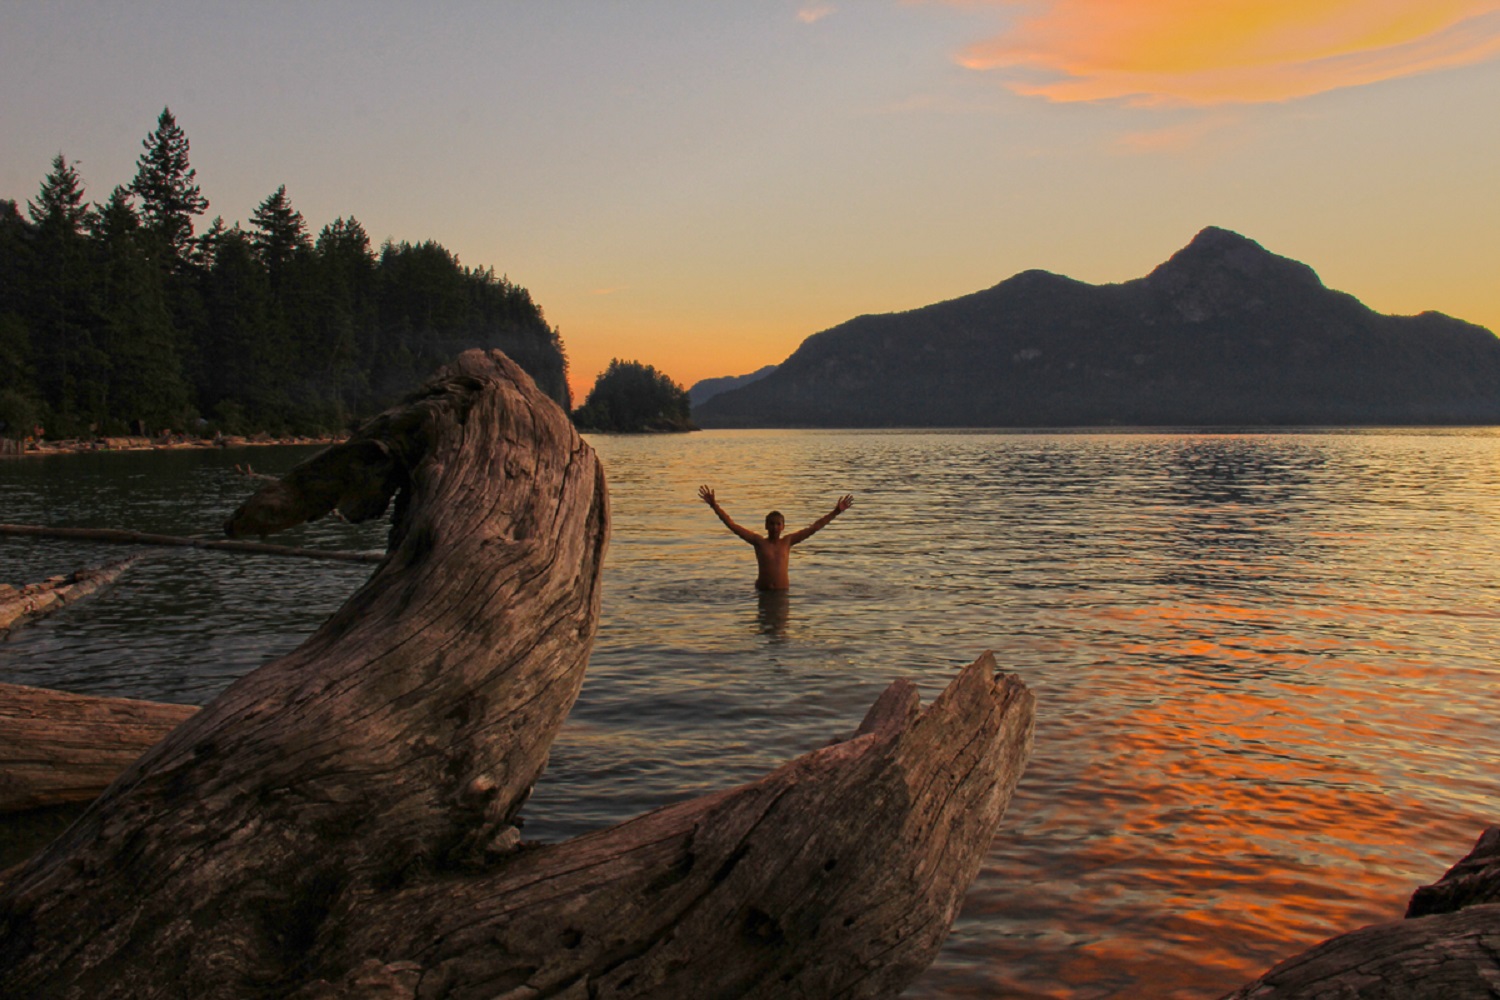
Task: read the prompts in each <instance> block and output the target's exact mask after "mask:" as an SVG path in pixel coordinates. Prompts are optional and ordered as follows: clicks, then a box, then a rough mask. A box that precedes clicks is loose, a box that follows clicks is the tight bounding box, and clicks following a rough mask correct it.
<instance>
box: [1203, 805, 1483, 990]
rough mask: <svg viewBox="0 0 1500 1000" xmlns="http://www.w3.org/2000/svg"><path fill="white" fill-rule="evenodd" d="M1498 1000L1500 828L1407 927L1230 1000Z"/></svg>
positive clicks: (1361, 941)
mask: <svg viewBox="0 0 1500 1000" xmlns="http://www.w3.org/2000/svg"><path fill="white" fill-rule="evenodd" d="M1496 996H1500V827H1490V828H1489V829H1487V830H1485V831H1484V833H1483V834H1481V835H1480V837H1479V841H1478V843H1476V844H1475V845H1474V849H1473V850H1472V851H1470V852H1469V854H1468V855H1467V856H1466V857H1464V858H1463V859H1462V860H1461V861H1459V862H1458V864H1456V865H1454V866H1453V867H1452V868H1451V869H1449V870H1448V873H1447V874H1445V875H1444V876H1443V877H1442V878H1441V879H1439V880H1438V881H1437V882H1436V883H1434V884H1432V885H1428V886H1423V887H1422V888H1420V889H1418V890H1417V891H1416V892H1415V893H1413V894H1412V898H1411V902H1410V903H1409V904H1408V906H1407V911H1406V919H1404V920H1396V921H1392V922H1390V923H1385V924H1376V925H1374V926H1371V927H1366V928H1363V929H1361V930H1357V931H1353V932H1351V933H1349V934H1343V935H1340V936H1339V937H1336V938H1332V939H1330V940H1328V941H1325V942H1323V943H1322V944H1320V945H1318V946H1316V947H1314V948H1311V949H1309V950H1308V951H1305V952H1303V953H1302V954H1300V955H1296V956H1294V957H1292V958H1289V959H1287V960H1286V961H1284V962H1282V963H1280V964H1279V965H1277V966H1276V967H1275V968H1273V969H1271V971H1269V972H1267V973H1266V974H1265V975H1264V976H1261V977H1260V978H1259V979H1257V980H1256V981H1255V982H1253V983H1248V984H1246V985H1245V986H1242V987H1240V988H1239V989H1237V990H1235V991H1234V992H1233V993H1230V994H1229V995H1228V996H1226V997H1225V998H1224V1000H1494V998H1495V997H1496Z"/></svg>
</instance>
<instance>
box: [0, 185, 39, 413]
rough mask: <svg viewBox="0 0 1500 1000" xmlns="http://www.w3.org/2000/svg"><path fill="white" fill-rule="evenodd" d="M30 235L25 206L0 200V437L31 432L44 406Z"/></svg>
mask: <svg viewBox="0 0 1500 1000" xmlns="http://www.w3.org/2000/svg"><path fill="white" fill-rule="evenodd" d="M30 235H31V234H30V233H29V232H28V230H27V226H26V220H25V219H24V218H23V217H22V216H21V209H20V207H19V206H18V205H17V204H16V203H15V202H14V201H12V200H10V199H4V200H0V437H11V438H19V437H24V436H25V435H27V434H29V433H31V428H32V425H33V424H35V423H36V419H37V415H38V410H39V407H40V401H39V400H38V399H37V396H36V372H35V370H34V368H33V366H32V356H31V350H32V349H31V327H30V324H29V323H28V321H27V314H26V313H27V310H26V296H25V294H24V290H25V288H26V275H27V272H28V267H29V258H30V251H31V247H30V244H31V238H30Z"/></svg>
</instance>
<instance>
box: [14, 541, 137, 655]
mask: <svg viewBox="0 0 1500 1000" xmlns="http://www.w3.org/2000/svg"><path fill="white" fill-rule="evenodd" d="M140 559H141V557H140V556H128V557H126V558H124V559H120V560H117V561H115V562H112V563H106V564H105V565H103V566H95V567H92V568H90V569H79V570H74V571H73V572H72V573H69V574H66V575H63V576H54V577H52V578H51V579H48V580H43V581H42V582H40V583H29V584H25V585H23V586H19V587H17V586H13V585H11V584H0V636H4V635H5V634H6V633H7V632H9V631H10V630H11V629H13V628H15V627H16V626H17V625H21V624H23V623H25V622H28V621H32V620H34V619H37V618H42V617H45V616H46V615H50V614H52V613H53V612H56V611H61V610H62V609H63V608H65V607H67V606H68V605H69V604H72V603H74V602H75V601H81V600H83V598H85V597H88V596H90V595H91V594H95V593H97V592H99V591H100V590H102V589H104V588H105V587H107V586H109V585H110V584H111V583H114V582H115V581H116V580H117V579H119V578H120V576H121V575H122V574H124V572H125V571H126V570H128V569H130V567H131V566H134V565H135V564H136V563H137V562H139V561H140Z"/></svg>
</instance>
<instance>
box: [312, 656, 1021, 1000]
mask: <svg viewBox="0 0 1500 1000" xmlns="http://www.w3.org/2000/svg"><path fill="white" fill-rule="evenodd" d="M1033 715H1034V709H1033V701H1032V697H1031V694H1030V692H1028V691H1027V690H1026V688H1025V687H1024V686H1023V685H1022V684H1021V682H1020V681H1019V680H1017V679H1016V678H1015V677H1014V676H1013V675H1005V676H1001V677H998V678H997V677H996V675H995V661H994V658H993V656H991V655H990V654H988V653H986V654H985V655H984V656H982V657H981V658H980V659H979V660H977V661H976V662H975V663H973V664H972V665H971V666H969V667H968V668H966V669H965V670H964V671H963V672H962V673H961V674H960V675H959V677H958V678H957V679H956V680H955V681H954V682H953V683H952V684H951V685H950V686H949V687H948V689H947V690H946V691H944V692H943V694H942V695H940V696H939V697H938V698H937V699H936V700H935V701H934V702H933V704H932V705H931V706H930V707H929V708H928V709H927V710H926V711H923V712H919V711H918V706H917V694H916V690H915V688H914V687H913V686H912V685H911V684H910V683H909V682H905V681H897V682H895V683H894V684H892V685H891V686H890V687H889V688H888V689H887V690H886V692H885V694H884V695H882V696H881V698H880V700H879V701H877V702H876V704H875V706H874V707H873V708H872V709H871V710H870V713H869V715H868V716H867V717H866V719H865V722H864V724H863V725H862V726H861V727H860V728H859V730H858V731H857V733H856V734H855V735H854V736H853V737H852V738H850V739H848V740H846V741H844V742H841V743H837V744H834V745H832V746H829V747H827V748H824V749H823V750H819V751H816V752H814V753H810V754H808V755H806V756H804V757H800V758H798V759H796V760H794V761H792V762H791V763H789V764H787V765H785V766H783V767H782V768H780V769H779V770H777V771H775V772H773V773H772V774H770V775H768V776H767V777H765V778H762V779H761V780H760V781H757V782H755V783H753V784H750V785H746V786H744V787H742V788H739V789H736V790H734V791H729V792H720V793H717V794H713V795H708V796H705V797H703V798H700V799H696V800H693V801H691V802H685V803H681V804H679V805H676V806H671V807H669V808H666V809H662V810H659V811H657V812H654V813H649V814H647V815H645V816H642V817H640V818H638V819H635V820H632V821H630V822H628V823H625V824H622V825H621V826H617V827H614V828H611V829H609V830H605V831H601V832H599V833H595V834H590V835H587V836H583V837H579V838H576V839H574V840H571V841H568V842H566V843H562V844H557V845H552V846H546V847H540V848H528V849H523V850H522V851H521V852H520V853H518V854H516V855H514V856H512V857H511V858H509V859H507V860H506V861H504V862H503V863H501V864H499V865H496V866H495V867H494V868H492V869H491V870H490V871H488V872H485V873H483V874H481V875H479V876H477V877H470V878H463V877H460V876H453V875H449V876H444V877H440V878H437V879H433V880H429V881H425V882H421V883H416V884H413V885H411V886H409V887H404V888H402V889H400V890H397V891H395V892H392V893H389V894H387V895H385V896H383V897H380V898H377V899H373V900H355V899H349V900H346V901H345V902H344V904H343V906H344V907H345V908H346V909H345V910H344V911H343V912H340V913H338V914H337V917H338V918H339V922H340V923H341V924H342V925H343V926H344V927H346V928H348V930H346V932H345V933H344V934H343V935H341V936H338V937H334V936H331V935H330V936H328V937H326V938H324V939H322V940H320V941H319V942H318V944H317V945H316V946H315V948H314V949H313V952H312V956H311V958H312V962H313V964H314V965H315V967H316V968H317V969H318V970H319V976H318V979H314V981H312V982H310V983H309V985H308V986H306V987H305V988H304V989H303V990H302V991H301V992H299V993H298V994H297V996H298V997H299V998H301V1000H314V998H318V1000H321V998H328V997H346V998H350V1000H352V998H355V997H368V996H391V997H481V996H482V997H511V998H516V1000H519V998H523V997H524V998H531V997H567V998H592V997H611V998H626V997H634V998H647V997H694V998H698V997H704V998H713V997H720V998H725V1000H729V998H764V1000H780V998H783V997H811V998H825V997H891V996H895V995H896V994H897V993H899V992H900V991H901V989H902V988H904V987H905V986H906V985H907V984H908V983H910V982H911V981H912V980H913V979H914V978H915V977H916V976H917V974H918V973H920V972H921V971H922V970H923V969H925V968H926V967H927V966H928V964H930V963H931V961H932V959H933V957H934V956H935V955H936V954H937V951H938V948H939V946H940V945H941V944H942V942H943V939H944V938H945V937H946V936H947V934H948V928H949V926H950V925H951V924H952V921H953V918H954V916H955V915H956V914H957V912H958V908H959V905H960V903H961V902H962V900H963V894H964V891H965V890H966V889H967V888H968V886H969V883H970V882H972V881H973V879H974V876H975V875H976V874H977V873H978V871H979V866H980V862H981V861H982V859H983V857H984V854H985V852H986V851H987V850H988V848H989V845H990V842H991V841H992V840H993V839H994V835H995V831H996V829H997V827H998V826H999V823H1000V818H1001V815H1002V814H1003V812H1004V811H1005V806H1006V804H1007V803H1008V802H1009V800H1010V796H1011V792H1012V791H1013V789H1014V788H1015V784H1016V781H1017V779H1018V778H1019V777H1020V774H1021V771H1022V769H1023V768H1024V766H1025V762H1026V758H1027V756H1028V754H1029V753H1030V749H1031V731H1032V719H1033ZM329 973H332V974H333V976H334V977H335V978H332V980H331V981H328V980H322V981H319V980H320V979H322V977H323V976H325V975H327V974H329Z"/></svg>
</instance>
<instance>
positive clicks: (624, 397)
mask: <svg viewBox="0 0 1500 1000" xmlns="http://www.w3.org/2000/svg"><path fill="white" fill-rule="evenodd" d="M573 422H574V423H575V424H577V425H578V427H579V429H580V430H586V431H604V432H606V433H625V434H635V433H640V432H643V431H653V432H657V431H692V430H697V428H696V427H694V426H693V407H692V403H691V402H690V401H689V398H688V391H687V390H686V389H684V388H683V387H682V386H680V385H678V384H677V383H676V382H674V381H672V379H671V378H670V377H669V376H668V375H667V374H666V373H665V372H660V371H657V370H656V367H655V366H654V365H647V364H642V363H641V362H639V361H621V360H620V359H619V358H612V359H610V362H609V366H608V367H607V368H605V369H604V371H602V372H600V373H599V376H598V377H597V378H596V379H594V387H593V388H592V389H590V390H589V394H588V398H587V399H586V400H584V403H583V405H582V406H580V407H579V408H578V409H576V410H574V411H573Z"/></svg>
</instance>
